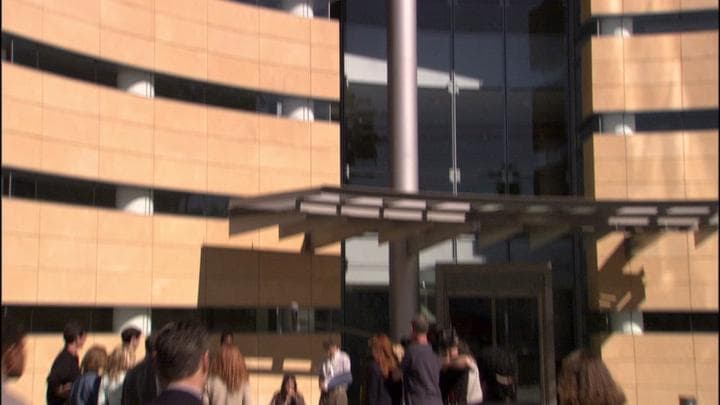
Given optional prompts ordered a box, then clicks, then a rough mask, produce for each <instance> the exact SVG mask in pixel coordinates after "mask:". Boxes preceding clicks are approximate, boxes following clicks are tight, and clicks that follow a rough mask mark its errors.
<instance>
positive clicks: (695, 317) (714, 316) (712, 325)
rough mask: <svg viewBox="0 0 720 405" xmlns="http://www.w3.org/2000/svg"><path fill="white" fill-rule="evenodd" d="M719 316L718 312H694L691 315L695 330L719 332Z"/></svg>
mask: <svg viewBox="0 0 720 405" xmlns="http://www.w3.org/2000/svg"><path fill="white" fill-rule="evenodd" d="M718 317H719V316H718V313H717V312H709V313H703V312H700V313H697V312H696V313H693V314H692V315H691V316H690V321H691V322H692V329H693V331H694V332H714V333H718Z"/></svg>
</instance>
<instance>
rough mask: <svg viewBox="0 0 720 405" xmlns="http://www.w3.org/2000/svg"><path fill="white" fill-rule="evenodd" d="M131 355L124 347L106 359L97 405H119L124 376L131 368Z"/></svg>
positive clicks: (114, 351)
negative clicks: (106, 363) (105, 368)
mask: <svg viewBox="0 0 720 405" xmlns="http://www.w3.org/2000/svg"><path fill="white" fill-rule="evenodd" d="M132 358H133V353H132V352H131V349H130V348H128V347H125V346H121V347H118V348H116V349H115V350H113V351H112V353H110V356H109V357H108V365H107V370H106V371H105V375H103V377H102V380H101V381H100V393H99V395H98V405H121V404H122V390H123V381H125V374H127V371H128V370H130V368H131V367H132V365H133V364H132Z"/></svg>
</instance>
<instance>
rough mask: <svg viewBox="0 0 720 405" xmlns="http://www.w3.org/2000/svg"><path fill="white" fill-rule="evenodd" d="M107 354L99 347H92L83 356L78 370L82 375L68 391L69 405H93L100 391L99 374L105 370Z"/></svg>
mask: <svg viewBox="0 0 720 405" xmlns="http://www.w3.org/2000/svg"><path fill="white" fill-rule="evenodd" d="M106 362H107V352H106V351H105V348H104V347H103V346H100V345H94V346H92V347H91V348H89V349H88V351H87V353H85V356H83V359H82V363H80V368H81V370H82V375H80V377H79V378H78V379H77V380H75V382H74V383H73V385H72V389H71V391H70V402H69V403H70V404H71V405H95V404H97V401H98V392H99V390H100V374H101V373H102V370H104V369H105V364H106Z"/></svg>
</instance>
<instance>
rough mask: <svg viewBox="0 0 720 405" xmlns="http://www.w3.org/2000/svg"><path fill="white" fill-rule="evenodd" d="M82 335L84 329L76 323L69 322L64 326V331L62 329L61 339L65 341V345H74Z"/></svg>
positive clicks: (73, 321)
mask: <svg viewBox="0 0 720 405" xmlns="http://www.w3.org/2000/svg"><path fill="white" fill-rule="evenodd" d="M84 335H85V328H83V327H82V326H80V323H78V322H77V321H75V320H70V321H68V323H66V324H65V329H63V339H65V344H66V345H67V344H70V343H74V342H75V341H76V340H77V339H78V338H79V337H81V336H84Z"/></svg>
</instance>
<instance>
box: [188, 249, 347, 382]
mask: <svg viewBox="0 0 720 405" xmlns="http://www.w3.org/2000/svg"><path fill="white" fill-rule="evenodd" d="M339 263H340V262H339V258H338V257H334V256H320V255H314V256H313V255H309V254H301V253H287V252H268V251H258V250H249V249H237V248H228V247H216V246H203V247H202V250H201V259H200V279H199V283H198V309H200V311H199V312H200V313H201V315H200V316H201V317H202V318H203V321H204V323H205V324H206V326H207V327H208V329H209V330H210V333H211V336H212V340H211V342H212V346H213V349H216V348H217V346H218V345H219V341H220V333H221V332H222V331H223V330H226V329H228V330H231V331H233V333H234V341H235V343H236V344H237V345H238V346H239V347H240V350H241V351H242V353H243V354H244V355H245V356H246V357H247V363H248V368H249V369H250V371H251V372H254V373H259V374H282V373H287V372H292V373H294V374H297V375H311V374H315V372H316V370H318V369H319V365H320V362H321V360H322V357H323V355H324V351H323V348H322V342H323V341H324V340H326V339H327V338H328V337H332V338H333V339H335V340H336V341H339V340H340V334H339V330H337V331H336V330H334V329H333V330H331V331H325V330H327V329H323V331H316V329H314V327H309V326H308V325H310V324H313V325H314V324H315V322H316V321H317V322H319V320H316V319H314V312H315V310H316V309H327V303H326V302H325V301H323V300H321V299H314V298H313V297H317V295H318V294H322V293H324V294H326V295H330V296H332V295H333V293H334V292H335V290H336V289H337V293H338V294H339V284H338V285H333V286H330V288H323V287H328V286H326V284H328V283H330V284H336V283H337V282H336V281H335V279H336V278H335V277H333V276H332V275H333V274H334V273H336V272H337V273H339V271H340V267H339ZM337 280H338V281H339V277H338V278H337ZM313 288H315V289H320V290H324V291H315V292H314V293H313ZM292 303H297V304H298V306H299V308H300V311H299V312H300V315H299V316H300V317H301V318H303V319H300V320H299V322H300V323H302V324H303V328H302V329H298V330H294V331H293V330H292V329H291V328H290V327H289V325H290V324H291V323H292V322H293V321H292V320H291V319H290V317H291V316H292V314H291V311H288V310H287V309H288V308H290V307H291V305H292ZM318 304H319V305H318ZM316 306H317V307H320V308H316ZM337 306H338V307H339V297H338V303H337ZM333 307H334V305H332V306H330V308H331V310H332V308H333ZM276 309H281V311H280V312H278V311H276ZM296 316H297V315H296ZM285 318H289V319H285ZM308 318H312V322H310V321H309V320H308ZM296 322H297V320H296Z"/></svg>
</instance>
